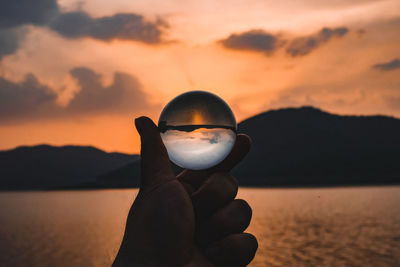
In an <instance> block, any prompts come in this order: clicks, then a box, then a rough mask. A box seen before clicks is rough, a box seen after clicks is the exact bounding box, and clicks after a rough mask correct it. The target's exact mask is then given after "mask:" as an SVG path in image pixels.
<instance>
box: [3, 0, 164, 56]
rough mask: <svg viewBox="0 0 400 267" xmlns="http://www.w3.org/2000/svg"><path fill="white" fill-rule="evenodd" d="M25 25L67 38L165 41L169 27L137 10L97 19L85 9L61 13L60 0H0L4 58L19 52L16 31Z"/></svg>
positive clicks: (153, 42)
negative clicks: (42, 28) (140, 13)
mask: <svg viewBox="0 0 400 267" xmlns="http://www.w3.org/2000/svg"><path fill="white" fill-rule="evenodd" d="M24 25H35V26H41V27H48V28H50V29H52V30H54V31H55V32H57V33H59V34H60V35H62V36H64V37H66V38H73V39H76V38H84V37H89V38H94V39H97V40H101V41H110V40H114V39H120V40H131V41H138V42H142V43H146V44H159V43H163V42H164V40H163V33H164V30H165V28H167V27H168V24H167V22H165V21H164V20H162V19H157V20H155V21H147V20H145V18H144V17H143V16H141V15H138V14H134V13H118V14H115V15H112V16H105V17H100V18H93V17H91V16H90V15H89V14H87V13H86V12H83V11H75V12H61V11H60V8H59V6H58V4H57V1H56V0H35V1H32V0H12V1H0V60H1V58H2V56H5V55H9V54H13V53H15V52H16V51H17V49H18V47H19V43H20V41H21V38H19V37H18V35H17V34H16V31H18V30H19V28H18V27H21V26H24Z"/></svg>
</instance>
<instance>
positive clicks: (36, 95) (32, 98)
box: [0, 74, 57, 121]
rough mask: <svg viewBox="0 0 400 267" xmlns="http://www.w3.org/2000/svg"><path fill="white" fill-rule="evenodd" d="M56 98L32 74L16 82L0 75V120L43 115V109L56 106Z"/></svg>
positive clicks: (51, 91)
mask: <svg viewBox="0 0 400 267" xmlns="http://www.w3.org/2000/svg"><path fill="white" fill-rule="evenodd" d="M56 99H57V95H56V94H55V93H54V91H53V90H51V88H49V87H47V86H45V85H43V84H40V83H39V81H38V80H37V78H36V77H35V76H34V75H33V74H27V75H26V76H25V78H24V79H23V81H21V82H18V83H13V82H11V81H8V80H6V79H4V78H1V77H0V121H4V120H9V119H14V118H16V117H25V116H26V117H30V116H32V115H33V114H34V115H45V114H44V113H45V110H49V109H50V110H53V109H54V108H56V107H57V106H56V104H55V101H56Z"/></svg>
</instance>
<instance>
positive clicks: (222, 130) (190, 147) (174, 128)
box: [158, 91, 237, 170]
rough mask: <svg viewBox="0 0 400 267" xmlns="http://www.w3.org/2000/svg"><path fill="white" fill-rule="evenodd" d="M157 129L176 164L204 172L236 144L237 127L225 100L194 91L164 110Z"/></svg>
mask: <svg viewBox="0 0 400 267" xmlns="http://www.w3.org/2000/svg"><path fill="white" fill-rule="evenodd" d="M158 128H159V130H160V134H161V138H162V140H163V142H164V145H165V147H166V148H167V151H168V156H169V158H170V160H171V161H172V162H173V163H175V164H176V165H178V166H180V167H182V168H185V169H191V170H202V169H208V168H210V167H213V166H215V165H217V164H218V163H220V162H221V161H223V160H224V159H225V158H226V156H228V154H229V153H230V152H231V150H232V148H233V145H234V144H235V140H236V129H237V126H236V119H235V116H234V115H233V113H232V110H231V109H230V107H229V106H228V104H226V103H225V101H224V100H222V99H221V98H220V97H218V96H216V95H214V94H211V93H209V92H204V91H191V92H187V93H184V94H181V95H179V96H177V97H175V98H174V99H172V100H171V102H169V103H168V104H167V105H166V106H165V108H164V109H163V111H162V112H161V115H160V119H159V121H158Z"/></svg>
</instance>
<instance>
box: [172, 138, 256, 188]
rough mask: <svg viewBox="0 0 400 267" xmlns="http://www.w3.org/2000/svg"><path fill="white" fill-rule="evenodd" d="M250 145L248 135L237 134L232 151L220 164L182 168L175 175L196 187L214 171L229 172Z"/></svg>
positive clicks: (247, 150)
mask: <svg viewBox="0 0 400 267" xmlns="http://www.w3.org/2000/svg"><path fill="white" fill-rule="evenodd" d="M250 147H251V139H250V137H249V136H248V135H246V134H238V135H237V137H236V141H235V145H234V146H233V148H232V151H231V152H230V153H229V155H228V156H227V157H226V158H225V159H224V160H223V161H222V162H221V163H220V164H218V165H217V166H214V167H212V168H210V169H207V170H199V171H193V170H184V171H182V172H181V173H180V174H179V175H178V176H177V178H178V179H179V181H181V182H183V183H186V184H189V185H191V186H192V187H194V188H198V187H199V186H200V184H201V183H202V182H203V181H204V179H205V178H206V177H208V176H209V175H210V174H212V173H214V172H229V171H230V170H231V169H232V168H233V167H235V166H236V164H238V163H239V162H240V161H241V160H242V159H243V158H244V157H245V156H246V155H247V153H248V152H249V151H250Z"/></svg>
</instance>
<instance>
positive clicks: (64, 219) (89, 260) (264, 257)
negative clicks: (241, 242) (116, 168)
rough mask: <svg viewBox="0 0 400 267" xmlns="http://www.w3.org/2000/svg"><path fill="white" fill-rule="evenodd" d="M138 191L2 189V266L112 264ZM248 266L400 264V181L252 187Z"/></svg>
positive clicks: (248, 192) (243, 194)
mask: <svg viewBox="0 0 400 267" xmlns="http://www.w3.org/2000/svg"><path fill="white" fill-rule="evenodd" d="M136 193H137V190H104V191H58V192H12V193H0V226H1V227H0V251H1V253H0V266H16V267H18V266H24V267H25V266H68V267H70V266H76V267H78V266H82V267H88V266H96V267H97V266H99V267H100V266H110V264H111V262H112V260H113V258H114V256H115V254H116V252H117V249H118V246H119V243H120V241H121V238H122V235H123V227H124V223H125V218H126V215H127V213H128V210H129V207H130V205H131V202H132V201H133V199H134V197H135V195H136ZM239 197H240V198H244V199H246V200H247V201H248V202H249V203H250V205H251V206H252V208H253V220H252V224H251V226H250V228H249V229H248V231H249V232H252V233H254V234H255V235H256V236H257V238H258V240H259V250H258V252H257V255H256V258H255V260H254V261H253V263H252V264H251V265H250V266H400V187H364V188H330V189H318V188H316V189H249V188H241V189H240V190H239Z"/></svg>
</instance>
